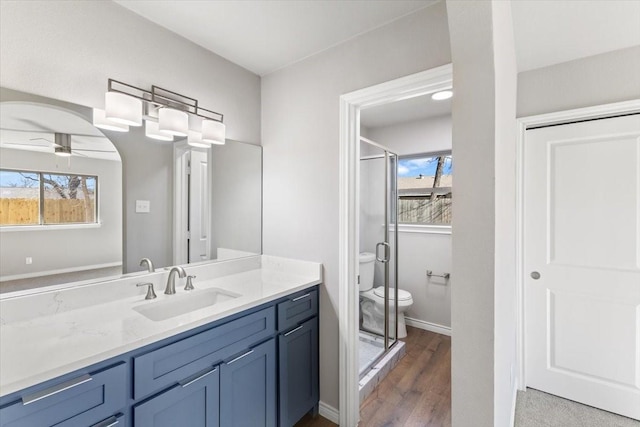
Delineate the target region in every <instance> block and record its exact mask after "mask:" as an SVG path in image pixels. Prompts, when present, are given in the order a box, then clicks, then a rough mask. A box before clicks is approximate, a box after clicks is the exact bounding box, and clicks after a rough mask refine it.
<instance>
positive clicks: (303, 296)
mask: <svg viewBox="0 0 640 427" xmlns="http://www.w3.org/2000/svg"><path fill="white" fill-rule="evenodd" d="M310 296H311V294H304V295H302V296H299V297H298V298H294V299H292V300H291V301H292V302H296V301H300V300H301V299H304V298H307V297H310Z"/></svg>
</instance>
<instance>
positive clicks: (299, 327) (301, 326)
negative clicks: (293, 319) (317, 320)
mask: <svg viewBox="0 0 640 427" xmlns="http://www.w3.org/2000/svg"><path fill="white" fill-rule="evenodd" d="M303 327H304V325H300V326H298V327H297V328H295V329H294V330H293V331H289V332H287V333H286V334H284V336H285V337H288V336H289V335H291V334H292V333H294V332H295V331H299V330H300V329H302V328H303Z"/></svg>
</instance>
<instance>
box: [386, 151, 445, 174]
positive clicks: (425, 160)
mask: <svg viewBox="0 0 640 427" xmlns="http://www.w3.org/2000/svg"><path fill="white" fill-rule="evenodd" d="M446 157H447V159H446V160H445V164H444V168H443V170H442V174H443V175H450V174H451V156H446ZM437 159H438V158H437V157H420V158H413V159H400V160H399V161H398V176H399V177H401V178H413V177H416V176H419V175H420V174H422V175H424V176H433V175H435V173H436V166H437V165H438V160H437Z"/></svg>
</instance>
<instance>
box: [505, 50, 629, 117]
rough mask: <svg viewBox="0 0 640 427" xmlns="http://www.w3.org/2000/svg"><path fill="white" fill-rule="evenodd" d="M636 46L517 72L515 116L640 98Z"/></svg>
mask: <svg viewBox="0 0 640 427" xmlns="http://www.w3.org/2000/svg"><path fill="white" fill-rule="evenodd" d="M638 76H640V46H635V47H630V48H627V49H621V50H616V51H613V52H607V53H603V54H600V55H595V56H591V57H588V58H582V59H577V60H575V61H569V62H564V63H562V64H557V65H553V66H550V67H545V68H540V69H537V70H532V71H526V72H523V73H520V74H518V117H526V116H532V115H535V114H543V113H550V112H554V111H563V110H570V109H574V108H581V107H589V106H593V105H602V104H609V103H613V102H621V101H628V100H631V99H638V98H640V77H638Z"/></svg>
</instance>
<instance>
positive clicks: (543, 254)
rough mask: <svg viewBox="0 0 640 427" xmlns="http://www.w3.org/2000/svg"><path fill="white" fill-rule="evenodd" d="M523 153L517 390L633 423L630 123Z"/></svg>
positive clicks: (636, 213) (638, 282)
mask: <svg viewBox="0 0 640 427" xmlns="http://www.w3.org/2000/svg"><path fill="white" fill-rule="evenodd" d="M524 150H525V158H524V165H525V172H524V174H525V188H524V205H525V219H524V233H525V235H524V239H525V240H524V241H525V247H524V251H525V275H526V277H525V301H526V304H525V334H526V335H525V337H526V342H525V346H526V360H525V366H526V385H527V386H528V387H532V388H535V389H538V390H542V391H545V392H548V393H551V394H554V395H557V396H562V397H565V398H567V399H571V400H574V401H577V402H581V403H585V404H587V405H591V406H595V407H598V408H601V409H605V410H607V411H611V412H615V413H618V414H621V415H625V416H627V417H631V418H635V419H640V115H632V116H626V117H617V118H609V119H602V120H594V121H589V122H582V123H573V124H567V125H561V126H553V127H546V128H542V129H535V130H528V131H527V133H526V138H525V148H524ZM538 275H539V276H538ZM532 276H534V277H532ZM535 277H538V278H537V279H536V278H535Z"/></svg>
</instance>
